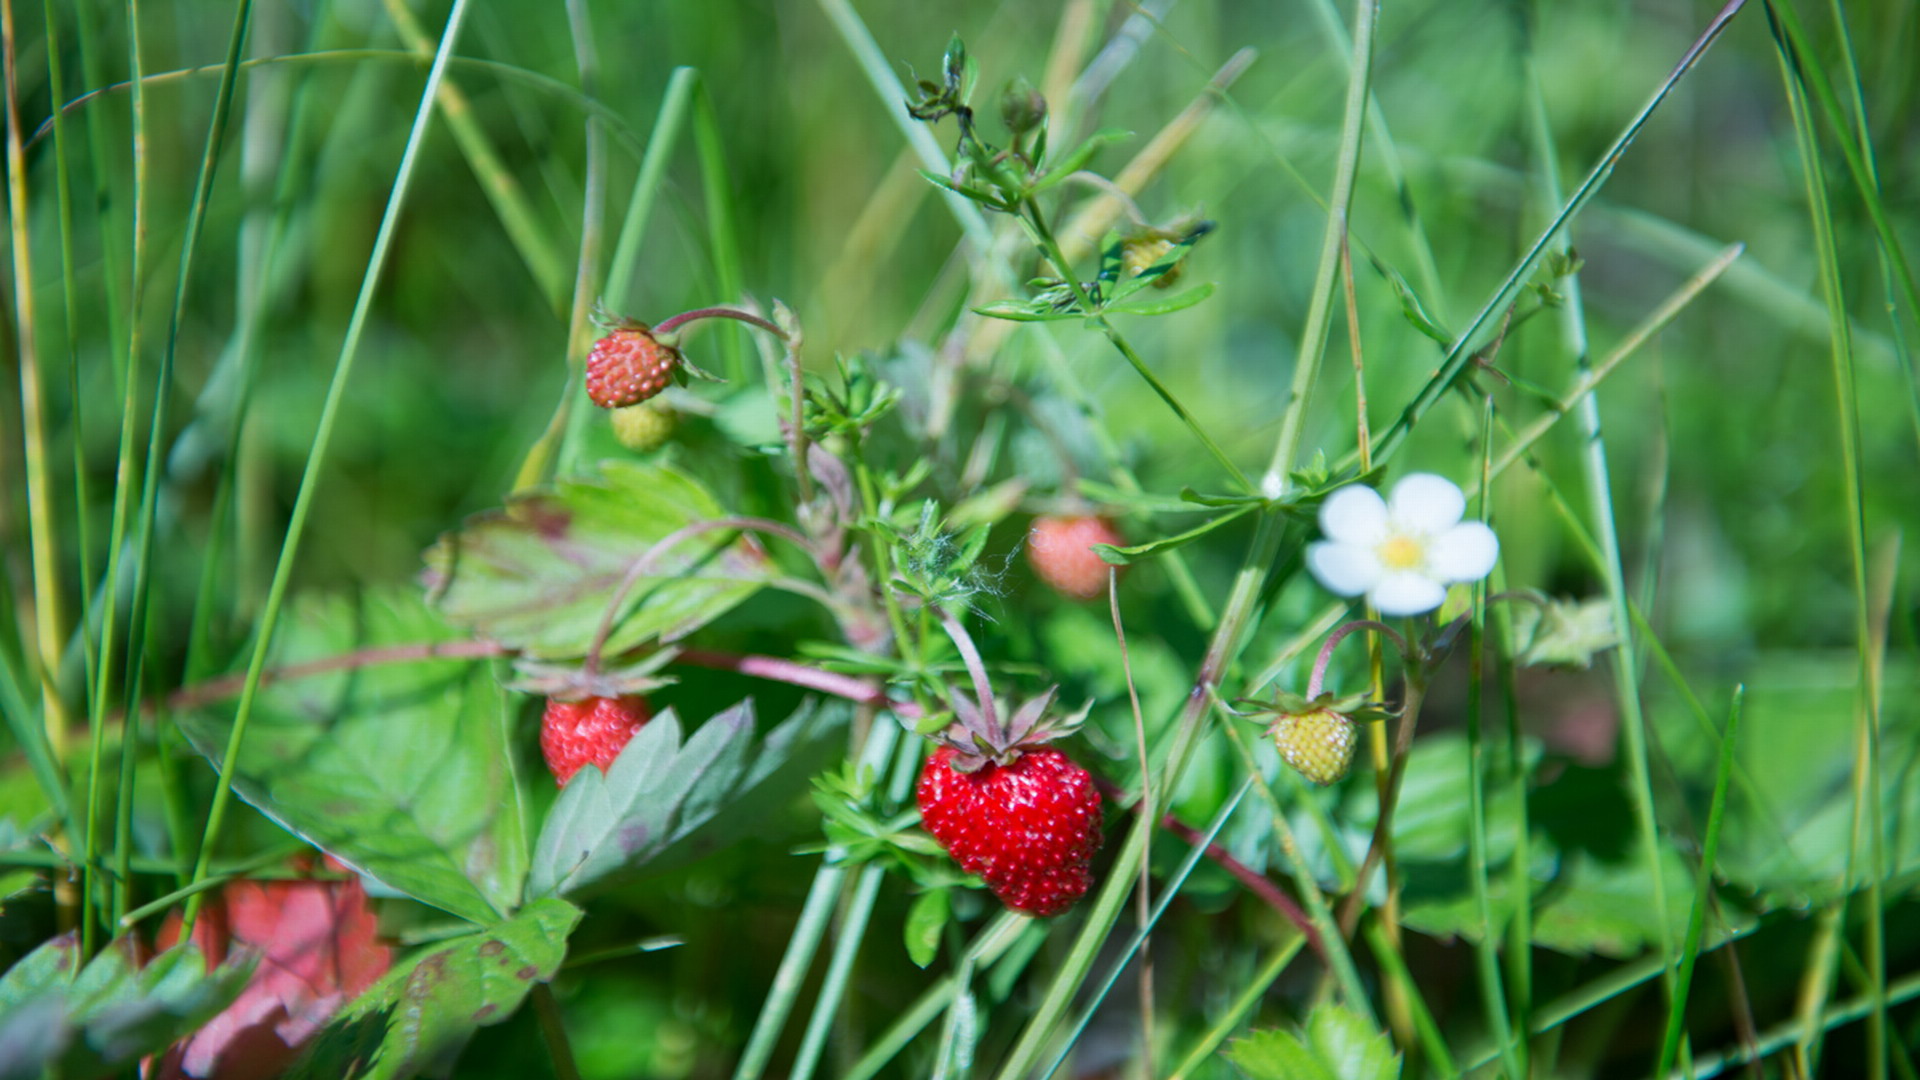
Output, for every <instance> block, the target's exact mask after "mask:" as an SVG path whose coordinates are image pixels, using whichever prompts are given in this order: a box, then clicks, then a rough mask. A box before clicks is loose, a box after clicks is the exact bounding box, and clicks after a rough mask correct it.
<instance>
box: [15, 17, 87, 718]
mask: <svg viewBox="0 0 1920 1080" xmlns="http://www.w3.org/2000/svg"><path fill="white" fill-rule="evenodd" d="M0 31H4V37H5V45H4V50H5V69H6V112H7V211H8V213H7V221H8V227H9V231H10V233H11V241H12V242H11V245H10V246H11V247H12V249H13V322H14V331H15V334H16V343H17V346H18V348H19V362H20V419H21V436H22V440H23V442H24V444H25V446H24V452H25V458H26V473H27V541H28V547H29V548H30V550H31V560H32V565H33V615H34V639H35V640H34V646H33V649H32V651H31V654H30V655H31V658H32V674H33V675H34V676H35V677H36V678H37V680H38V681H39V684H40V708H41V721H42V723H43V725H44V726H45V730H46V734H47V742H48V744H49V745H50V746H51V747H52V748H53V753H54V754H55V756H64V754H65V752H66V742H67V709H66V705H65V703H63V702H62V701H61V700H60V691H59V687H58V680H59V671H60V652H61V643H62V642H63V641H64V640H65V631H64V629H63V623H64V622H65V619H64V618H63V616H62V615H61V603H60V570H59V555H60V549H59V547H58V539H57V537H56V535H55V533H54V527H53V526H54V516H55V511H54V506H53V480H52V476H51V474H50V472H49V470H48V467H47V427H46V410H47V406H46V400H45V389H44V387H43V386H42V384H41V375H42V372H41V370H40V349H39V335H38V334H37V332H36V323H35V320H34V315H33V285H34V281H33V254H32V252H33V244H32V242H31V236H30V230H29V225H30V224H31V222H32V220H33V219H32V217H31V216H30V215H29V214H28V210H27V158H26V152H25V150H24V148H23V146H22V143H21V138H20V91H19V86H18V81H19V76H18V72H17V70H16V68H17V60H18V58H17V57H16V56H15V55H14V54H15V47H16V45H17V44H18V42H19V38H17V37H15V36H14V32H13V0H0ZM80 512H81V514H82V516H84V515H85V512H86V510H85V507H84V506H83V507H81V508H80Z"/></svg>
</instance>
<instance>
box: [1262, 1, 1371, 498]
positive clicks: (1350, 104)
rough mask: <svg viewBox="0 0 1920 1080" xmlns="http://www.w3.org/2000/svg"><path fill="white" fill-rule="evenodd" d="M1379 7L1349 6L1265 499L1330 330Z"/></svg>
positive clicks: (1301, 422)
mask: <svg viewBox="0 0 1920 1080" xmlns="http://www.w3.org/2000/svg"><path fill="white" fill-rule="evenodd" d="M1379 18H1380V8H1379V5H1378V3H1376V2H1375V0H1359V2H1357V3H1356V4H1355V5H1354V15H1353V26H1354V31H1353V53H1352V59H1351V61H1350V62H1349V70H1348V74H1347V100H1346V110H1345V114H1344V116H1343V117H1342V119H1341V124H1340V149H1339V151H1338V156H1337V157H1336V159H1335V161H1336V164H1335V166H1334V172H1333V195H1332V198H1331V199H1330V200H1329V202H1328V206H1327V227H1326V231H1325V233H1324V234H1323V235H1322V236H1321V239H1320V262H1319V265H1318V266H1317V267H1316V268H1315V270H1314V275H1313V297H1312V299H1310V300H1308V301H1307V322H1306V325H1305V327H1303V328H1302V329H1301V331H1300V347H1299V349H1298V350H1297V351H1296V352H1295V353H1294V358H1293V384H1292V386H1290V387H1289V388H1288V390H1287V404H1286V411H1285V412H1284V413H1283V414H1282V415H1281V418H1280V436H1279V438H1278V439H1276V440H1275V441H1274V444H1273V458H1272V460H1271V461H1270V462H1269V463H1268V465H1267V472H1266V475H1265V476H1263V477H1262V478H1261V480H1260V490H1261V491H1262V492H1264V493H1265V494H1266V495H1267V496H1268V497H1269V498H1278V497H1279V496H1281V495H1283V494H1285V493H1286V491H1287V489H1288V487H1289V483H1288V479H1287V474H1288V472H1289V471H1290V470H1291V469H1292V468H1293V467H1294V464H1295V462H1296V461H1297V460H1298V459H1299V457H1300V443H1301V439H1302V437H1303V436H1304V435H1305V433H1306V426H1307V406H1308V404H1309V403H1310V402H1311V401H1312V399H1313V387H1314V383H1315V382H1316V381H1317V380H1318V379H1319V376H1320V361H1321V358H1322V356H1323V355H1324V354H1325V352H1326V347H1327V334H1328V332H1329V330H1330V329H1331V327H1332V325H1333V294H1334V290H1335V289H1336V288H1338V287H1339V283H1340V273H1339V270H1340V253H1341V251H1343V250H1345V248H1346V237H1347V214H1348V212H1349V210H1350V209H1351V207H1352V203H1353V187H1354V180H1355V178H1356V177H1357V176H1358V175H1359V172H1360V149H1361V143H1362V139H1363V137H1364V136H1365V134H1366V116H1367V108H1366V106H1367V102H1368V100H1369V99H1370V93H1371V89H1370V88H1371V86H1372V82H1373V33H1374V26H1375V24H1376V23H1377V22H1378V21H1379Z"/></svg>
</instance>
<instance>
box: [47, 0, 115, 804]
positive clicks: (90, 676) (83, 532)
mask: <svg viewBox="0 0 1920 1080" xmlns="http://www.w3.org/2000/svg"><path fill="white" fill-rule="evenodd" d="M44 13H45V14H44V17H45V22H46V36H47V85H48V87H49V88H50V90H51V92H52V95H53V99H54V100H55V101H59V100H61V99H62V98H63V97H64V96H65V93H66V77H65V60H64V59H63V57H62V50H61V39H60V7H59V5H58V4H57V3H56V2H55V0H46V4H45V5H44ZM70 145H71V144H70V142H69V137H68V133H67V123H66V118H65V117H64V116H62V115H61V114H59V113H57V112H56V113H55V114H54V117H53V165H54V173H53V176H54V193H55V198H56V199H57V200H58V208H59V217H60V299H61V304H60V306H61V312H62V314H63V315H64V316H65V322H66V332H67V396H68V398H69V401H68V405H67V408H68V411H69V413H70V415H71V419H70V420H69V421H68V424H69V427H70V428H71V430H72V432H73V435H72V440H73V506H74V515H73V517H74V522H73V532H74V537H73V538H74V561H75V562H76V563H77V564H78V565H79V572H80V625H79V628H78V633H77V634H75V636H76V637H78V638H79V639H80V653H81V671H82V678H81V683H82V689H81V693H82V694H83V695H86V696H87V698H88V700H87V702H86V704H87V708H88V713H89V715H91V713H92V710H93V708H94V703H93V702H92V700H91V697H92V694H93V680H94V674H95V672H94V668H95V666H96V662H97V659H98V658H97V657H96V656H95V654H94V647H93V646H94V642H93V636H92V635H91V634H89V633H88V632H87V629H88V627H89V626H91V625H92V623H93V615H92V612H91V611H90V610H89V607H88V600H89V599H90V598H91V592H90V586H91V584H92V582H93V580H94V578H93V535H92V533H93V529H92V527H91V523H90V522H91V517H92V515H91V514H89V513H88V510H89V509H90V508H91V507H92V505H93V497H92V490H91V489H92V486H93V485H92V484H90V483H89V482H88V479H87V448H86V423H85V420H86V407H85V402H84V400H83V397H84V395H83V394H82V393H81V392H80V345H79V342H80V304H81V293H80V285H79V282H78V281H77V280H76V278H75V265H76V264H75V255H74V221H73V177H72V169H71V163H70V162H69V160H68V156H67V151H68V150H69V149H70ZM103 247H105V248H107V249H109V250H111V249H112V247H113V245H112V243H111V242H108V243H106V244H104V245H103ZM109 273H111V271H109ZM109 306H111V301H110V302H109ZM41 741H42V742H43V743H44V742H45V741H46V740H45V736H44V734H43V735H42V739H41ZM46 749H50V748H46ZM66 796H67V793H66V792H65V791H64V790H62V791H60V792H59V794H58V795H57V796H54V795H52V794H51V793H50V794H49V796H48V800H49V803H50V804H51V805H54V806H59V807H62V808H63V809H62V811H61V817H62V818H63V819H64V820H65V824H66V831H67V837H68V838H69V840H71V838H72V837H74V836H76V835H78V833H77V832H76V831H75V824H76V823H75V822H74V821H73V819H72V818H71V817H69V816H68V811H67V810H66V809H64V808H65V807H66V805H67V797H66Z"/></svg>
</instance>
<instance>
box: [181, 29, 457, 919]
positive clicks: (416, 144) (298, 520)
mask: <svg viewBox="0 0 1920 1080" xmlns="http://www.w3.org/2000/svg"><path fill="white" fill-rule="evenodd" d="M466 14H467V0H454V3H453V9H452V11H451V12H450V13H449V14H448V16H447V23H446V27H445V29H444V30H442V32H441V36H440V48H439V51H438V52H437V53H435V54H434V60H433V67H432V69H431V70H430V71H429V72H428V74H427V81H426V86H425V87H424V88H423V89H422V91H421V97H420V105H419V108H418V110H417V111H416V112H415V115H414V120H413V128H412V132H411V133H410V134H409V136H408V138H407V147H406V150H405V152H404V153H403V154H402V155H401V158H400V165H399V168H398V169H397V170H396V172H395V175H394V183H393V189H392V191H391V192H390V193H389V194H388V197H387V206H386V210H385V212H384V214H383V215H382V217H381V220H380V231H379V232H378V233H377V234H376V236H375V238H374V242H373V250H372V252H371V253H370V254H369V255H368V257H367V269H366V273H365V274H364V276H363V277H362V279H361V283H360V294H359V297H358V299H357V300H356V301H355V303H354V308H353V315H352V317H351V318H350V319H349V321H348V324H347V333H346V339H345V341H344V342H342V344H341V347H340V357H339V359H338V361H336V363H335V364H334V369H333V379H332V381H331V383H330V384H329V385H328V387H327V397H326V402H325V404H324V405H323V406H322V407H321V410H320V423H319V427H318V430H316V431H315V432H314V440H313V448H312V450H311V451H310V452H309V453H308V455H307V465H306V470H305V472H304V473H303V474H302V475H301V478H300V491H299V494H298V495H297V496H296V497H295V498H294V503H293V512H292V514H291V516H290V518H289V520H288V523H287V535H286V539H285V540H284V541H283V542H282V543H281V546H280V558H279V561H278V562H277V563H276V564H275V566H274V571H273V584H272V585H271V586H270V587H269V589H268V592H267V602H266V607H265V610H263V611H262V612H261V614H260V621H259V625H258V629H257V635H258V636H257V637H256V639H255V641H254V647H253V655H252V658H251V659H250V660H249V661H248V664H247V681H246V685H245V687H244V689H242V690H241V692H240V704H239V706H238V708H237V709H236V711H235V713H234V719H233V732H232V734H231V735H230V736H229V737H228V740H227V746H226V750H225V753H224V754H222V756H221V759H220V760H221V762H222V768H221V770H220V782H219V784H218V786H216V787H215V789H214V796H213V805H212V808H211V809H210V810H209V811H208V814H207V826H206V830H205V833H204V836H203V838H202V840H201V843H200V859H199V861H198V862H197V863H196V864H195V865H194V869H193V878H192V880H193V881H199V880H201V879H203V878H205V877H206V875H207V868H208V865H209V860H210V859H211V858H212V853H213V848H214V841H215V840H216V839H217V838H218V837H219V835H220V830H221V828H222V826H223V825H224V823H225V820H226V813H227V808H228V806H229V804H230V803H231V802H232V799H233V777H234V773H235V772H236V770H237V769H238V766H239V753H240V747H241V745H242V744H243V742H244V740H245V738H246V733H247V728H248V725H249V721H250V720H251V719H252V717H253V703H254V700H255V698H256V696H257V695H258V694H259V690H260V676H261V674H262V673H263V672H264V671H265V670H266V665H267V654H268V652H269V651H270V650H271V648H272V645H273V635H274V630H275V629H276V628H277V627H278V624H279V619H280V610H281V605H282V604H283V603H284V602H285V599H286V594H287V586H288V584H289V583H290V582H291V580H292V577H293V565H294V562H295V561H296V560H297V558H298V556H299V553H300V541H301V538H302V536H303V535H304V534H305V531H306V522H307V515H308V514H309V513H311V511H312V506H313V498H314V493H315V491H317V490H318V489H319V481H320V475H321V472H322V470H323V469H324V467H325V464H326V458H327V449H328V447H329V446H330V445H331V443H332V440H333V431H334V425H335V423H336V421H337V419H338V417H339V414H340V408H341V404H342V403H343V402H344V401H345V399H346V389H347V384H348V381H349V379H350V378H351V376H352V374H353V365H354V361H355V359H356V358H357V357H358V356H359V353H360V340H361V337H362V335H363V334H364V333H365V331H366V324H367V317H368V315H369V314H370V313H371V312H372V309H373V298H374V296H375V294H376V293H377V292H378V289H379V284H380V277H381V272H382V271H383V270H384V269H385V268H386V262H387V253H388V251H389V250H390V248H391V247H392V244H393V236H394V232H395V230H396V228H397V227H398V225H399V220H400V210H401V207H402V206H404V205H405V203H406V196H407V192H408V191H409V189H410V188H411V185H412V180H413V171H414V165H415V163H416V162H417V161H418V160H419V156H420V149H421V147H422V146H423V145H425V143H426V135H427V129H428V127H429V122H430V121H431V119H432V117H433V102H434V95H435V93H436V92H437V90H438V88H439V85H440V81H441V79H442V78H444V77H445V75H446V71H447V61H448V60H449V58H451V57H452V55H453V47H454V43H455V41H456V40H457V39H458V38H459V36H460V27H461V25H462V23H463V22H464V21H465V19H466ZM199 908H200V897H199V896H197V895H196V896H195V897H194V898H193V899H192V900H189V901H188V902H187V910H186V916H185V925H184V927H183V928H182V931H181V934H182V936H183V937H184V936H187V935H189V934H191V933H192V929H193V923H194V920H195V918H196V917H197V916H198V915H199Z"/></svg>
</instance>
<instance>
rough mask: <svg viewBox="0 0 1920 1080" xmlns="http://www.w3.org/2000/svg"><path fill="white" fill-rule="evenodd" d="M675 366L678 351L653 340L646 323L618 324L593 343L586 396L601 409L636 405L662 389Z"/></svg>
mask: <svg viewBox="0 0 1920 1080" xmlns="http://www.w3.org/2000/svg"><path fill="white" fill-rule="evenodd" d="M679 366H680V352H679V350H678V349H675V348H674V347H673V346H671V345H667V344H665V343H663V342H661V341H660V340H659V339H658V338H656V337H654V336H653V331H652V330H650V329H648V327H647V324H645V323H640V322H626V323H622V324H620V325H619V326H616V327H615V328H614V329H612V330H610V331H608V333H607V336H605V337H603V338H601V339H600V340H599V341H596V342H594V343H593V352H591V353H589V354H588V356H587V396H588V397H590V398H592V399H593V403H594V404H595V405H598V406H600V407H601V408H603V409H620V408H625V407H626V406H628V405H638V404H640V403H641V402H643V401H645V400H647V399H648V398H650V397H652V396H654V395H655V394H658V393H659V392H660V391H662V390H665V389H666V388H667V386H668V384H670V383H671V382H673V376H674V371H675V369H677V368H678V367H679Z"/></svg>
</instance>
